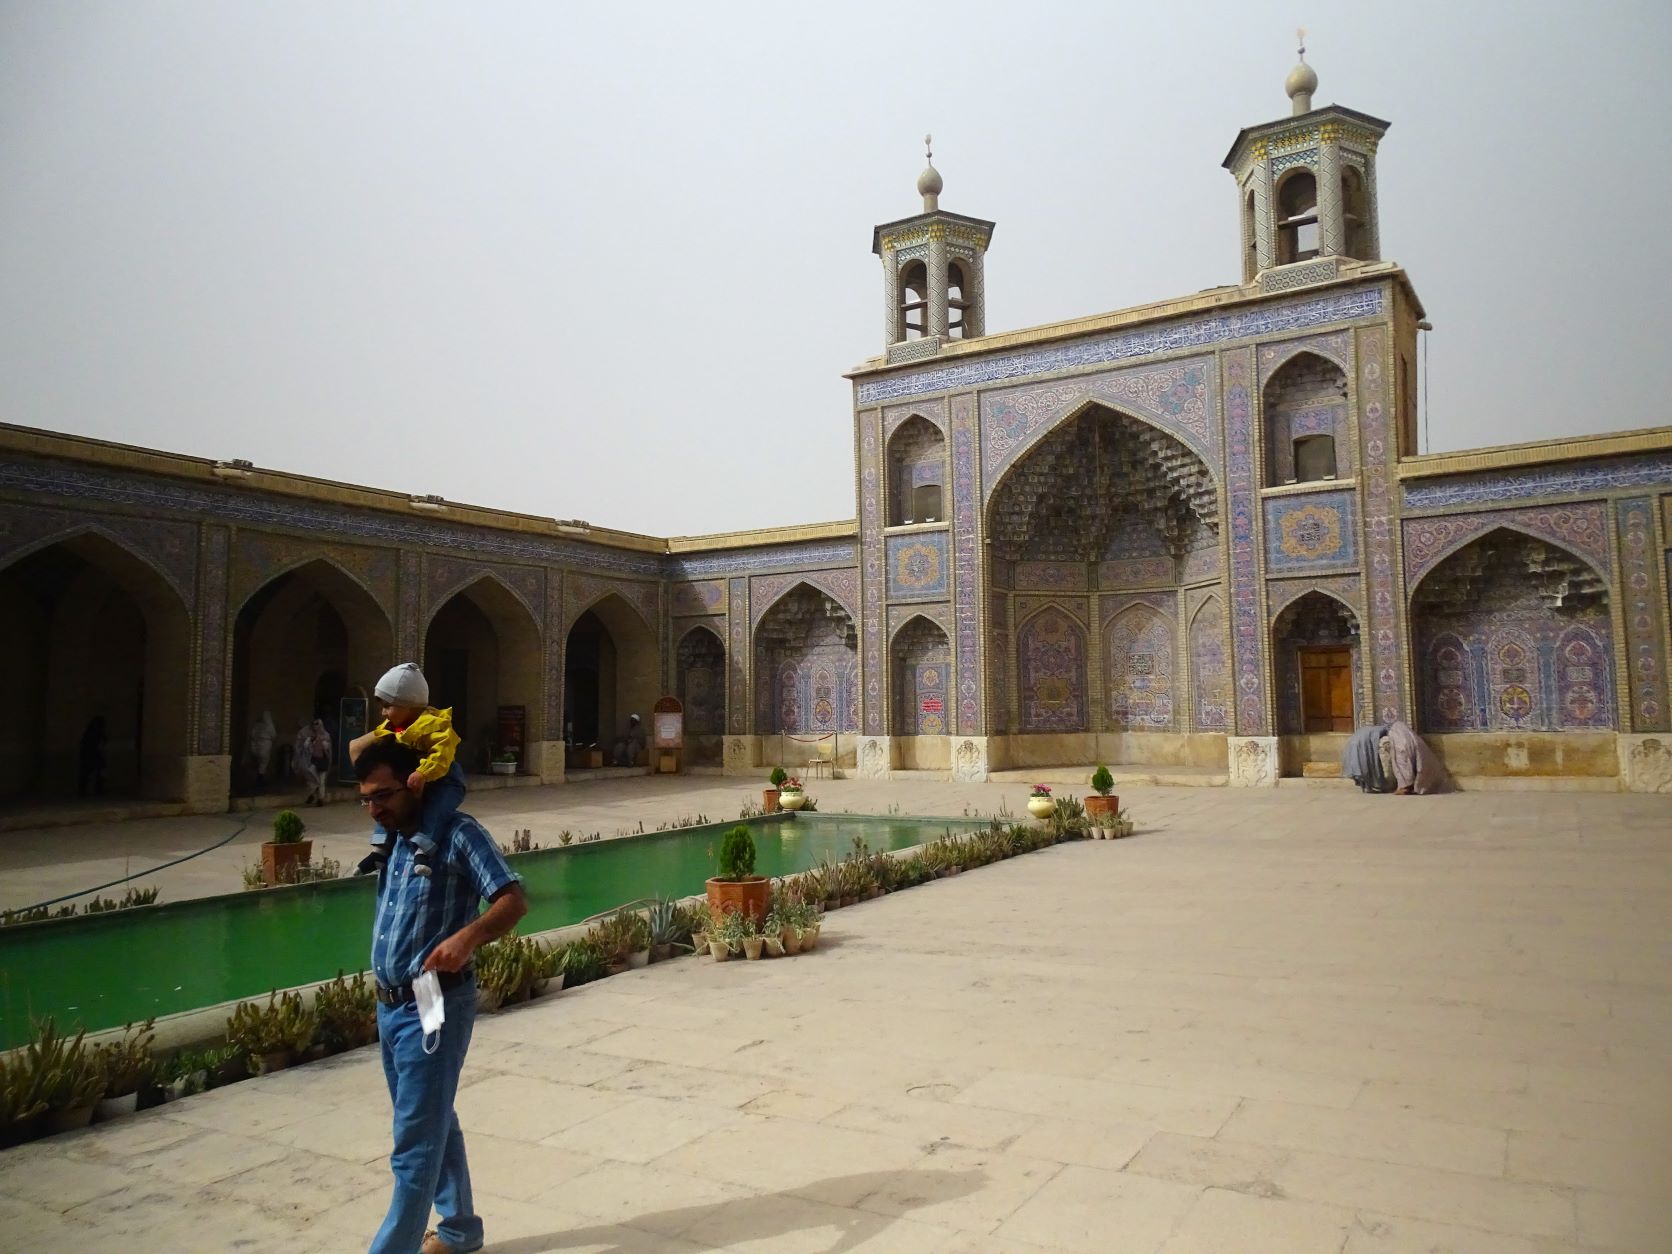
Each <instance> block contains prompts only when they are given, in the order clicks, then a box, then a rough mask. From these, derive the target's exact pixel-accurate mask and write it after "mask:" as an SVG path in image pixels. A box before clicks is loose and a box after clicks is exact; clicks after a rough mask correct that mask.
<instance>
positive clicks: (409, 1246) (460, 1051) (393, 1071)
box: [371, 980, 482, 1254]
mask: <svg viewBox="0 0 1672 1254" xmlns="http://www.w3.org/2000/svg"><path fill="white" fill-rule="evenodd" d="M444 998H445V1001H446V1005H447V1022H446V1023H444V1024H442V1026H441V1033H440V1037H441V1040H440V1044H439V1045H437V1047H436V1051H435V1053H433V1054H426V1053H425V1052H424V1029H423V1026H422V1025H421V1024H420V1023H419V1022H418V1007H417V1004H416V1003H413V1002H408V1003H407V1004H406V1005H404V1006H397V1007H396V1008H394V1009H393V1010H391V1009H390V1008H389V1007H388V1006H385V1005H383V1004H382V1003H379V1004H378V1007H377V1028H378V1033H379V1035H380V1036H381V1037H382V1048H383V1074H384V1077H385V1078H386V1079H387V1080H388V1081H389V1100H390V1101H391V1102H392V1103H393V1104H394V1107H395V1148H394V1151H393V1152H392V1153H391V1154H390V1155H389V1167H390V1169H391V1170H392V1171H393V1172H394V1173H395V1195H394V1197H393V1198H392V1199H391V1200H390V1202H389V1213H388V1214H387V1215H386V1216H385V1217H384V1220H383V1226H382V1227H381V1228H379V1229H378V1230H377V1236H376V1237H375V1238H374V1239H373V1240H372V1245H371V1254H416V1251H417V1249H418V1246H419V1245H420V1244H421V1243H422V1241H423V1239H424V1230H425V1229H426V1228H427V1227H428V1226H429V1219H430V1206H431V1204H432V1203H433V1204H434V1206H435V1209H436V1212H437V1213H438V1214H439V1215H440V1216H441V1222H440V1224H438V1225H437V1227H436V1233H437V1235H439V1236H440V1237H441V1239H442V1240H443V1241H445V1242H446V1243H447V1244H448V1245H450V1246H452V1247H453V1248H454V1249H455V1250H479V1249H481V1248H482V1218H481V1216H480V1215H478V1214H477V1213H476V1207H475V1203H474V1201H473V1200H472V1198H471V1195H470V1166H469V1164H468V1163H466V1162H465V1157H464V1133H463V1132H462V1131H461V1130H460V1129H459V1117H458V1116H457V1115H456V1114H454V1113H453V1096H454V1094H456V1093H457V1092H458V1091H459V1072H460V1071H461V1070H462V1069H463V1067H464V1056H465V1051H466V1050H468V1049H469V1048H470V1033H471V1029H472V1028H474V1027H475V1026H476V981H474V980H467V981H465V982H464V983H463V984H460V985H459V986H458V987H457V988H453V989H449V990H448V991H447V992H446V994H445V995H444Z"/></svg>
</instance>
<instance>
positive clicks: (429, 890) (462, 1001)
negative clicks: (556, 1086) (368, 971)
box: [354, 738, 528, 1254]
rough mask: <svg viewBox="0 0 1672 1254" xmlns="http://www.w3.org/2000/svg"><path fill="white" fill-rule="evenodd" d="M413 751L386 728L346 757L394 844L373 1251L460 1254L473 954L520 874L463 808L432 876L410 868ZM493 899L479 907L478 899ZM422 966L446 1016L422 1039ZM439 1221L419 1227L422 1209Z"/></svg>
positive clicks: (384, 915)
mask: <svg viewBox="0 0 1672 1254" xmlns="http://www.w3.org/2000/svg"><path fill="white" fill-rule="evenodd" d="M417 769H418V755H417V754H416V753H415V752H414V751H413V750H412V749H410V748H409V747H407V746H406V745H403V744H401V743H400V742H399V741H397V740H395V739H393V738H389V739H385V740H380V741H378V742H377V743H375V744H373V745H369V746H368V747H367V748H366V749H364V750H363V751H362V752H361V754H360V756H359V758H357V759H356V760H355V763H354V774H355V776H356V778H357V779H358V780H359V781H360V804H361V805H363V806H365V807H366V808H367V809H368V810H370V811H371V817H372V818H373V819H375V820H376V821H377V822H379V823H381V824H382V825H383V828H384V830H385V831H388V832H394V833H396V839H395V842H394V848H393V850H392V851H391V853H390V855H389V858H388V861H386V862H385V863H384V864H383V866H382V867H381V869H380V870H379V871H378V877H377V912H376V915H375V917H374V921H373V924H372V973H373V975H374V976H375V977H376V979H377V1000H378V1006H377V1027H378V1033H379V1035H380V1037H381V1038H382V1049H383V1074H384V1077H385V1078H386V1079H387V1080H388V1082H389V1099H390V1101H391V1102H392V1103H393V1104H394V1108H395V1147H394V1150H393V1152H392V1153H391V1154H390V1155H389V1166H390V1168H391V1169H392V1170H393V1171H394V1173H395V1195H394V1198H393V1200H392V1201H391V1202H390V1203H389V1214H388V1215H387V1216H386V1217H385V1218H384V1220H383V1226H382V1227H381V1228H380V1229H378V1233H377V1236H376V1237H375V1238H374V1239H373V1241H372V1244H371V1254H413V1252H414V1251H421V1254H467V1252H468V1251H471V1250H479V1249H481V1248H482V1239H483V1238H482V1219H481V1216H479V1215H478V1214H477V1213H476V1207H475V1203H474V1202H473V1201H472V1199H471V1195H470V1168H469V1167H468V1166H467V1165H466V1163H465V1155H464V1133H463V1132H462V1131H461V1130H460V1129H459V1120H458V1116H457V1115H455V1114H454V1113H453V1097H454V1095H455V1094H456V1093H457V1092H458V1088H459V1072H460V1070H461V1069H462V1068H463V1067H464V1056H465V1051H466V1050H467V1049H469V1048H470V1032H471V1029H472V1027H474V1026H475V1022H476V977H475V973H474V971H473V970H472V967H471V960H472V958H473V957H474V955H475V953H476V950H477V948H478V947H479V946H481V945H484V944H486V943H487V942H488V941H491V940H496V939H498V938H499V937H501V936H503V935H505V934H506V933H507V932H509V931H510V930H511V929H512V928H513V927H515V926H516V925H517V920H518V919H520V918H522V917H523V915H524V914H526V913H528V900H527V898H526V897H525V896H524V894H523V887H522V883H521V881H520V880H518V879H517V877H516V875H515V874H513V873H512V871H511V868H510V867H508V866H507V865H506V864H505V859H504V858H503V857H502V856H501V855H500V852H499V846H498V845H497V844H495V843H494V840H493V838H492V837H491V836H489V835H488V834H487V832H486V831H484V830H483V829H482V825H481V824H480V823H478V822H477V821H476V820H475V819H473V818H471V817H470V816H469V815H468V814H459V813H456V812H455V813H454V814H453V815H451V816H450V817H449V819H448V821H447V822H446V824H445V825H444V826H443V827H442V829H441V830H439V831H436V832H432V833H429V834H430V835H431V836H433V837H434V838H435V841H436V850H435V854H434V859H433V861H434V867H435V870H434V874H432V875H430V876H422V875H414V874H413V873H412V870H413V856H414V855H415V854H416V853H417V852H418V850H417V847H416V846H415V845H413V843H412V841H411V839H410V837H411V836H412V835H413V834H414V833H416V832H417V831H418V827H419V812H420V807H421V804H422V803H421V802H420V801H419V798H418V795H417V794H416V793H413V792H411V791H409V790H408V789H407V786H406V781H407V779H408V778H409V777H410V776H411V775H412V773H413V772H414V771H415V770H417ZM484 900H485V901H487V902H489V903H490V904H489V906H488V908H487V910H486V911H482V912H481V913H478V911H480V909H481V907H480V903H481V902H482V901H484ZM425 971H434V972H435V973H436V975H437V977H438V978H439V980H440V984H441V990H442V998H443V1004H444V1007H445V1011H446V1021H445V1022H444V1023H443V1024H442V1026H441V1029H440V1031H439V1032H437V1033H432V1034H430V1038H429V1039H428V1040H426V1034H425V1032H424V1029H423V1025H422V1024H421V1023H420V1022H419V1018H418V1005H417V1001H416V998H415V996H414V993H413V989H412V983H413V981H414V980H416V979H418V977H419V976H420V975H421V974H423V973H424V972H425ZM432 1205H433V1206H434V1208H435V1210H436V1213H437V1214H439V1215H440V1216H441V1221H440V1223H439V1224H438V1225H437V1227H436V1229H435V1230H434V1231H433V1232H432V1231H426V1230H425V1229H426V1228H427V1227H428V1225H429V1218H430V1208H431V1206H432Z"/></svg>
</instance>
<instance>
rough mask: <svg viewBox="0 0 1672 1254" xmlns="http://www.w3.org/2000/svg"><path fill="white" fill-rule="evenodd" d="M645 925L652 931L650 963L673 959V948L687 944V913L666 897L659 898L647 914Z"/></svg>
mask: <svg viewBox="0 0 1672 1254" xmlns="http://www.w3.org/2000/svg"><path fill="white" fill-rule="evenodd" d="M645 925H646V926H647V927H648V928H649V929H650V961H652V962H663V961H666V960H667V959H668V958H671V957H673V947H674V946H675V945H681V944H684V942H685V937H686V936H687V935H688V932H687V930H686V928H687V924H686V918H685V912H684V911H683V910H681V909H680V908H679V907H678V906H676V905H674V903H673V902H671V901H669V900H668V899H667V898H666V897H658V898H657V899H656V900H655V901H653V902H652V903H651V904H650V909H649V910H647V911H646V912H645Z"/></svg>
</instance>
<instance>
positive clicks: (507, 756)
mask: <svg viewBox="0 0 1672 1254" xmlns="http://www.w3.org/2000/svg"><path fill="white" fill-rule="evenodd" d="M493 760H494V761H495V762H515V761H516V760H517V751H516V750H515V749H501V750H500V751H499V752H498V753H496V754H494V755H493Z"/></svg>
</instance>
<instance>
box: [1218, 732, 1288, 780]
mask: <svg viewBox="0 0 1672 1254" xmlns="http://www.w3.org/2000/svg"><path fill="white" fill-rule="evenodd" d="M1226 748H1227V750H1228V753H1229V757H1230V763H1229V767H1230V773H1231V780H1230V782H1231V787H1233V788H1275V787H1276V786H1277V737H1276V736H1231V737H1229V738H1228V739H1227V741H1226Z"/></svg>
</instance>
